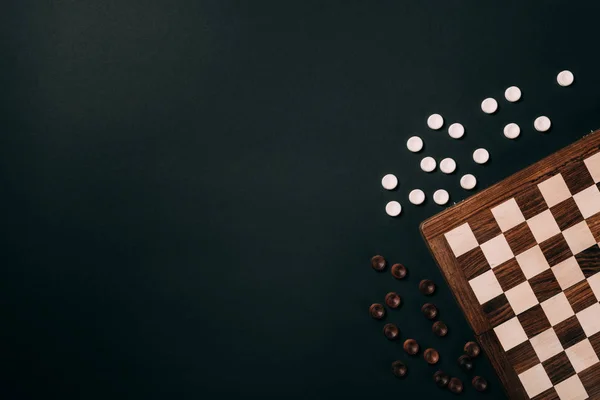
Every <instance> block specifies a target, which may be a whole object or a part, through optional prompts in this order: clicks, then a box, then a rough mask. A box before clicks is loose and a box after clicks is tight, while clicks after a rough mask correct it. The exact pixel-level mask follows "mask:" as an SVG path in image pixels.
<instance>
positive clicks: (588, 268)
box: [575, 245, 600, 278]
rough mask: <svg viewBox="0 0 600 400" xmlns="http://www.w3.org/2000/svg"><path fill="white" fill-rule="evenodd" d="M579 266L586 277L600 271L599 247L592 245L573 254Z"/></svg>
mask: <svg viewBox="0 0 600 400" xmlns="http://www.w3.org/2000/svg"><path fill="white" fill-rule="evenodd" d="M575 259H576V260H577V264H579V268H581V270H582V271H583V275H584V276H585V277H586V278H589V277H590V276H592V275H594V274H596V273H597V272H600V247H598V245H594V246H592V247H590V248H589V249H585V250H584V251H582V252H581V253H579V254H577V255H576V256H575Z"/></svg>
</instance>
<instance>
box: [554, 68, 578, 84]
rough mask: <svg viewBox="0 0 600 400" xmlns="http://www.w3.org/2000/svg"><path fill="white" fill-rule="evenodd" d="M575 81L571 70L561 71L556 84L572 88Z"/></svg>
mask: <svg viewBox="0 0 600 400" xmlns="http://www.w3.org/2000/svg"><path fill="white" fill-rule="evenodd" d="M573 81H575V76H574V75H573V73H572V72H571V71H569V70H564V71H560V72H559V73H558V75H556V82H558V84H559V85H560V86H571V85H572V84H573Z"/></svg>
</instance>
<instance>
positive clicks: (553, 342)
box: [529, 328, 563, 362]
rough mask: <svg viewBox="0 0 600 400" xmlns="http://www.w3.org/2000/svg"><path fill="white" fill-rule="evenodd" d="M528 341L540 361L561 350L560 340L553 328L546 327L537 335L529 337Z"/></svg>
mask: <svg viewBox="0 0 600 400" xmlns="http://www.w3.org/2000/svg"><path fill="white" fill-rule="evenodd" d="M529 342H530V343H531V347H533V350H534V351H535V354H537V356H538V358H539V359H540V361H541V362H544V361H546V360H548V359H549V358H551V357H554V356H555V355H557V354H558V353H560V352H561V351H563V347H562V344H560V340H558V336H556V332H555V331H554V329H553V328H549V329H546V330H545V331H544V332H542V333H540V334H539V335H536V336H534V337H532V338H531V339H529Z"/></svg>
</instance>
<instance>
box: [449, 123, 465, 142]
mask: <svg viewBox="0 0 600 400" xmlns="http://www.w3.org/2000/svg"><path fill="white" fill-rule="evenodd" d="M464 134H465V127H464V126H462V124H460V123H458V122H455V123H453V124H452V125H450V126H449V127H448V135H450V137H451V138H452V139H460V138H461V137H463V135H464Z"/></svg>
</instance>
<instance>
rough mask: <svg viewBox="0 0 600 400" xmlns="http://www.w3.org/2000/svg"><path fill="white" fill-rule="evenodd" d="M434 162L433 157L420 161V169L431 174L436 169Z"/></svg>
mask: <svg viewBox="0 0 600 400" xmlns="http://www.w3.org/2000/svg"><path fill="white" fill-rule="evenodd" d="M436 165H437V164H436V162H435V160H434V159H433V157H425V158H423V159H422V160H421V169H422V170H423V171H425V172H431V171H433V170H434V169H435V167H436Z"/></svg>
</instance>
